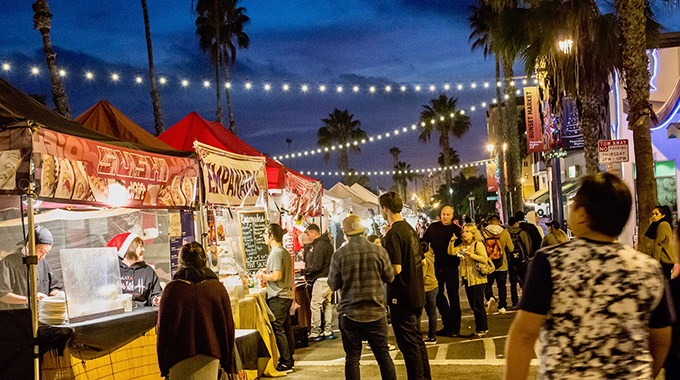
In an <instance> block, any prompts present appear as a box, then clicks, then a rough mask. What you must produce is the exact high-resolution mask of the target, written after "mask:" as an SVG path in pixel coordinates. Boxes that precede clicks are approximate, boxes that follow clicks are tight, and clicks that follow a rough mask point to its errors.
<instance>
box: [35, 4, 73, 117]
mask: <svg viewBox="0 0 680 380" xmlns="http://www.w3.org/2000/svg"><path fill="white" fill-rule="evenodd" d="M33 13H34V15H33V29H37V30H38V31H40V34H41V35H42V40H43V47H44V50H45V59H46V60H47V68H48V69H49V70H50V79H52V100H53V101H54V106H55V107H56V109H57V112H58V113H60V114H61V115H63V116H65V117H67V118H69V119H70V118H71V107H70V106H69V104H68V97H67V96H66V90H65V89H64V85H63V84H62V83H61V81H60V80H59V71H58V70H57V61H56V59H55V56H56V53H55V52H54V49H52V40H51V38H50V28H51V27H52V13H51V12H50V6H49V3H48V2H47V0H37V1H36V2H35V3H33Z"/></svg>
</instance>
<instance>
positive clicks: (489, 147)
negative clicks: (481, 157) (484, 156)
mask: <svg viewBox="0 0 680 380" xmlns="http://www.w3.org/2000/svg"><path fill="white" fill-rule="evenodd" d="M493 148H494V146H493V144H489V145H487V146H486V150H488V151H489V153H493Z"/></svg>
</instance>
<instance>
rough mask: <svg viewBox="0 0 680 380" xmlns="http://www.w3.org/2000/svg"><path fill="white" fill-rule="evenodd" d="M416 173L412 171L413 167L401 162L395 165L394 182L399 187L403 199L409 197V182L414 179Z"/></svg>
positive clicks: (398, 190)
mask: <svg viewBox="0 0 680 380" xmlns="http://www.w3.org/2000/svg"><path fill="white" fill-rule="evenodd" d="M413 176H414V173H413V170H411V165H409V164H407V163H405V162H403V161H399V162H397V164H396V165H394V174H393V175H392V180H393V181H394V184H395V186H396V187H397V192H398V193H399V194H400V195H401V197H402V199H406V197H407V196H408V182H407V181H410V180H412V179H413Z"/></svg>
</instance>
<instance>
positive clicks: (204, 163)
mask: <svg viewBox="0 0 680 380" xmlns="http://www.w3.org/2000/svg"><path fill="white" fill-rule="evenodd" d="M194 149H196V154H197V155H198V159H199V161H200V163H201V170H202V171H203V184H204V186H205V201H206V203H210V204H217V205H224V206H236V207H246V206H254V205H255V204H256V202H257V200H258V199H259V198H260V197H261V196H265V197H266V193H267V171H266V169H265V158H264V157H253V156H244V155H240V154H235V153H231V152H227V151H224V150H221V149H217V148H214V147H211V146H209V145H205V144H201V143H199V142H194Z"/></svg>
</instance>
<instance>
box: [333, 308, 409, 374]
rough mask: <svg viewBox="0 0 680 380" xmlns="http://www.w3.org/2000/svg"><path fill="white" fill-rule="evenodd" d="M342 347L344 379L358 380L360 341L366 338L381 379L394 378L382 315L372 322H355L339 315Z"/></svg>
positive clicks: (384, 319)
mask: <svg viewBox="0 0 680 380" xmlns="http://www.w3.org/2000/svg"><path fill="white" fill-rule="evenodd" d="M338 319H339V322H340V333H341V334H342V347H343V348H344V349H345V356H346V357H345V379H347V380H359V379H361V373H360V370H359V359H360V358H361V349H362V348H363V346H362V343H361V342H362V341H364V340H367V341H368V344H369V345H370V346H371V351H373V356H374V357H375V360H376V361H377V362H378V365H379V366H380V376H381V377H382V379H383V380H396V379H397V372H396V370H395V369H394V362H393V361H392V358H391V357H390V350H389V348H388V346H387V318H385V317H382V318H380V319H378V320H377V321H373V322H357V321H353V320H351V319H349V318H347V317H346V316H344V315H340V316H339V318H338Z"/></svg>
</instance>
